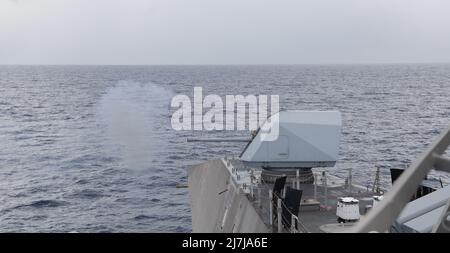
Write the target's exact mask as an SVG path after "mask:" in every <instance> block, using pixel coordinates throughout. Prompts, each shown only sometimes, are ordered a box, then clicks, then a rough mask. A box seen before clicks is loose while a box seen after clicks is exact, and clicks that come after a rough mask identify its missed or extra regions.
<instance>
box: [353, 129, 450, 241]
mask: <svg viewBox="0 0 450 253" xmlns="http://www.w3.org/2000/svg"><path fill="white" fill-rule="evenodd" d="M449 145H450V127H448V128H447V129H446V130H445V131H443V132H442V133H441V134H440V135H439V136H438V137H437V138H436V139H435V140H434V142H433V143H432V144H431V145H429V147H428V148H427V149H426V150H425V152H423V153H422V154H421V155H420V156H419V157H418V158H417V159H416V160H415V161H414V162H413V163H412V164H411V165H410V166H409V168H408V169H406V170H405V171H404V172H403V173H402V175H401V176H400V177H399V178H398V179H397V180H396V181H395V183H394V185H393V186H392V188H391V190H390V191H388V192H387V194H386V195H385V197H384V199H383V201H381V202H380V204H379V205H377V206H376V207H374V208H373V209H372V210H371V211H370V212H369V213H368V215H367V216H366V217H364V218H363V219H361V221H360V222H359V223H358V224H357V225H356V226H355V227H354V228H353V230H352V231H351V232H356V233H367V232H386V231H388V229H389V227H390V226H391V225H392V224H393V223H394V221H395V220H396V219H397V217H398V216H399V214H400V213H401V211H402V210H403V208H404V207H405V206H406V204H407V203H408V202H409V201H410V199H411V197H412V196H413V195H414V192H415V191H416V190H417V187H419V185H420V183H421V182H422V180H423V179H424V178H425V176H426V175H427V174H428V172H429V171H430V170H431V169H432V168H434V169H436V170H441V171H446V172H450V159H449V158H447V157H444V156H443V154H444V152H445V151H446V150H447V148H448V146H449ZM449 198H450V196H449ZM448 214H449V213H448V212H447V213H446V215H445V216H444V219H443V221H442V222H447V217H448ZM449 232H450V231H449Z"/></svg>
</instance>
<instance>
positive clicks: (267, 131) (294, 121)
mask: <svg viewBox="0 0 450 253" xmlns="http://www.w3.org/2000/svg"><path fill="white" fill-rule="evenodd" d="M341 126H342V119H341V113H340V112H338V111H280V112H278V113H276V114H274V115H272V116H271V117H269V118H268V119H267V120H266V121H265V122H264V123H263V124H262V125H261V127H260V128H259V129H258V130H256V131H254V132H253V133H252V138H232V139H218V138H214V139H188V141H202V142H203V141H207V142H246V143H247V145H246V146H245V148H244V150H243V151H242V153H241V154H240V156H239V157H238V160H239V161H241V162H242V163H243V164H244V165H245V166H246V167H250V168H258V169H262V178H263V179H264V180H266V182H274V180H275V179H276V178H277V177H279V176H280V175H285V176H287V178H288V179H287V180H288V181H292V180H293V178H295V177H296V178H298V177H299V176H300V177H301V178H303V179H302V180H300V181H301V183H312V182H313V180H314V178H313V176H312V171H311V168H318V167H333V166H334V165H335V163H336V161H337V159H338V152H339V140H340V136H341Z"/></svg>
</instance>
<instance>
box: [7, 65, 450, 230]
mask: <svg viewBox="0 0 450 253" xmlns="http://www.w3.org/2000/svg"><path fill="white" fill-rule="evenodd" d="M194 86H202V87H203V93H204V95H207V94H218V95H220V96H225V95H228V94H229V95H237V94H242V95H248V94H255V95H259V94H267V95H271V94H273V95H279V96H280V106H281V108H282V109H295V110H340V111H341V112H342V114H343V135H342V141H341V145H340V160H339V161H338V163H337V164H336V166H335V167H334V168H330V169H329V171H330V173H332V174H335V175H339V176H345V175H347V172H348V169H349V168H352V169H353V181H356V182H357V183H360V184H363V185H367V184H369V183H371V182H373V180H374V176H375V168H376V167H380V168H381V174H382V184H383V186H384V187H386V188H389V187H390V178H389V168H406V167H407V166H408V164H409V163H410V162H411V161H412V160H413V159H414V157H415V156H417V155H418V154H419V153H420V152H421V151H422V150H423V149H424V148H425V147H426V145H427V144H429V143H430V142H431V141H432V138H433V137H436V136H437V135H438V134H439V132H440V131H441V130H443V129H444V128H445V127H446V126H447V125H448V124H450V65H446V64H434V65H433V64H430V65H418V64H416V65H323V66H321V65H262V66H238V65H236V66H0V232H75V231H76V232H189V231H191V218H190V206H189V195H188V191H187V189H186V188H177V187H176V186H177V185H178V184H186V181H187V177H186V169H187V168H188V166H190V165H193V164H196V163H199V162H201V161H204V160H207V159H212V158H218V157H222V156H225V155H238V154H239V151H240V150H241V149H242V148H243V145H245V144H242V143H229V144H227V143H186V137H192V136H204V137H208V136H211V137H212V136H214V137H217V136H220V137H222V136H239V135H243V134H244V135H245V134H247V133H245V132H244V133H242V132H225V133H224V132H200V131H195V132H194V131H184V132H183V131H181V132H177V131H174V130H172V128H171V125H170V120H171V113H172V112H173V109H171V108H170V107H169V106H170V101H171V98H172V97H173V96H174V95H175V94H186V95H188V96H193V87H194ZM431 177H432V178H439V177H443V181H444V182H446V183H448V181H450V178H449V177H448V176H445V175H441V174H438V173H436V172H432V173H431Z"/></svg>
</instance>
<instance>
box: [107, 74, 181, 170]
mask: <svg viewBox="0 0 450 253" xmlns="http://www.w3.org/2000/svg"><path fill="white" fill-rule="evenodd" d="M171 97H172V96H171V92H170V91H169V90H166V89H164V88H163V87H161V86H158V85H156V84H153V83H146V84H143V83H137V82H125V81H122V82H120V83H118V84H117V85H116V86H115V87H113V88H111V89H110V90H108V92H107V93H106V94H105V95H103V96H102V98H101V101H100V106H99V116H100V117H99V118H100V120H101V122H102V123H103V125H104V126H105V133H106V136H107V147H108V148H110V149H111V151H112V152H117V153H118V155H119V156H120V157H121V158H122V159H123V163H124V165H125V166H126V167H127V168H129V169H132V170H144V169H148V168H150V167H151V164H152V161H153V160H154V159H155V158H156V156H157V152H158V150H161V145H164V143H162V142H161V141H159V139H158V138H156V136H158V135H159V134H160V131H163V130H164V128H166V127H167V124H166V123H167V122H166V121H167V119H168V117H167V115H168V113H169V104H170V99H171Z"/></svg>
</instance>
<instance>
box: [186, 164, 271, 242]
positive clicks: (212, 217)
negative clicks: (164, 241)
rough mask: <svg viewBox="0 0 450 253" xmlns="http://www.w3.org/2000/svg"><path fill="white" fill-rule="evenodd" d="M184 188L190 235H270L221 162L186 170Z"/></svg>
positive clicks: (267, 228) (269, 230)
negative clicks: (188, 195) (186, 177)
mask: <svg viewBox="0 0 450 253" xmlns="http://www.w3.org/2000/svg"><path fill="white" fill-rule="evenodd" d="M188 185H189V193H190V199H191V210H192V232H202V233H210V232H216V233H221V232H224V233H246V232H249V233H250V232H251V233H258V232H261V233H266V232H271V229H269V227H268V226H267V225H266V224H265V223H264V221H263V219H262V218H261V217H260V215H259V214H258V213H257V212H256V210H255V207H254V205H252V203H251V202H250V200H249V199H248V197H247V195H246V194H245V193H244V192H243V191H242V189H241V188H239V187H237V186H236V185H235V184H234V183H233V180H232V178H231V177H230V172H229V170H228V169H227V168H226V167H225V165H224V164H223V162H222V161H221V160H212V161H208V162H205V163H203V164H200V165H197V166H195V167H192V168H190V169H189V172H188Z"/></svg>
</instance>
